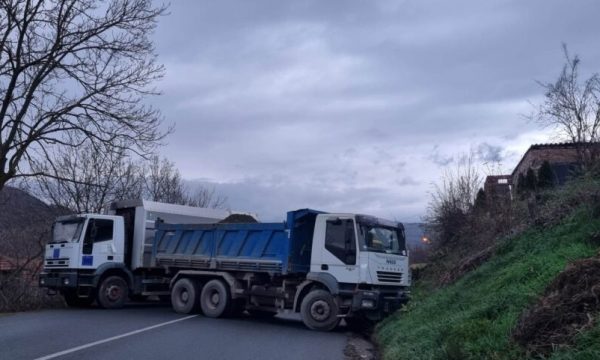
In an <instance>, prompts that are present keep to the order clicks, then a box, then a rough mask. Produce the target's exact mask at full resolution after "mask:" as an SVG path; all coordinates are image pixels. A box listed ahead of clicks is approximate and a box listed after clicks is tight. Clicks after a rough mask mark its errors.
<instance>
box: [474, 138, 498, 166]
mask: <svg viewBox="0 0 600 360" xmlns="http://www.w3.org/2000/svg"><path fill="white" fill-rule="evenodd" d="M502 150H503V149H502V146H495V145H490V144H488V143H486V142H483V143H481V144H479V145H478V146H477V150H476V153H477V156H478V158H479V159H480V160H481V161H483V162H484V163H491V162H495V163H499V162H501V161H502V160H503V157H502Z"/></svg>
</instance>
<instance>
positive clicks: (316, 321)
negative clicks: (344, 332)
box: [300, 290, 340, 331]
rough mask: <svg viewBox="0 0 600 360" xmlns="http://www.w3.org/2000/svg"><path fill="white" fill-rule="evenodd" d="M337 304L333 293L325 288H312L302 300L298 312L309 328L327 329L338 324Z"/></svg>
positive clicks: (331, 328) (333, 327)
mask: <svg viewBox="0 0 600 360" xmlns="http://www.w3.org/2000/svg"><path fill="white" fill-rule="evenodd" d="M338 311H339V309H338V305H337V302H336V301H335V298H334V297H333V295H331V294H330V293H329V292H327V291H325V290H313V291H311V292H309V293H308V294H307V295H306V296H305V297H304V299H303V300H302V305H301V306H300V314H301V315H302V321H303V322H304V325H306V326H307V327H308V328H309V329H313V330H320V331H329V330H333V329H335V327H336V326H337V325H338V324H339V322H340V319H339V318H338V316H337V315H338Z"/></svg>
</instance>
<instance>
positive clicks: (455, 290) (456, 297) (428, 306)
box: [376, 211, 600, 360]
mask: <svg viewBox="0 0 600 360" xmlns="http://www.w3.org/2000/svg"><path fill="white" fill-rule="evenodd" d="M599 230H600V220H599V219H597V218H592V217H591V216H590V215H589V213H588V211H579V212H577V213H576V214H575V215H573V216H571V217H569V218H567V219H566V220H565V221H563V222H562V223H561V224H560V225H557V226H554V227H552V228H549V229H532V230H529V231H527V232H525V233H523V234H521V235H519V236H516V237H514V238H511V239H507V240H504V242H503V243H502V244H501V245H500V246H499V248H498V251H497V252H496V254H495V255H494V256H493V257H492V258H491V259H490V260H489V261H488V262H487V263H485V264H483V265H482V266H480V267H479V268H477V269H476V270H474V271H472V272H471V273H468V274H466V275H465V276H464V277H463V278H461V279H460V280H458V281H457V282H456V283H454V284H452V285H449V286H447V287H444V288H441V289H432V288H429V287H428V286H427V285H424V284H421V285H417V286H416V287H415V289H413V300H412V302H411V303H410V305H409V306H408V307H407V308H406V309H405V310H402V311H400V312H398V313H396V314H395V315H393V316H391V317H390V318H388V319H386V320H385V321H384V322H383V323H382V324H380V325H379V326H378V327H377V331H376V338H377V340H378V342H379V344H380V345H381V352H382V358H383V359H385V360H392V359H394V360H396V359H470V358H471V359H516V358H524V357H527V354H525V353H524V351H523V350H521V349H520V348H519V347H518V346H517V345H516V344H515V343H514V342H513V341H511V338H510V336H511V331H512V329H513V328H514V326H515V324H516V322H517V319H518V318H519V316H520V314H521V313H522V312H523V310H525V309H526V308H527V307H528V306H529V305H531V304H533V303H534V302H535V301H536V299H537V298H538V297H539V296H540V294H541V293H543V291H544V289H545V287H546V286H547V285H548V284H549V283H550V282H551V281H552V279H553V278H554V277H555V276H556V275H557V274H558V273H559V272H560V271H561V270H563V269H564V268H565V265H566V264H567V263H569V262H571V261H573V260H576V259H580V258H585V257H590V256H593V255H595V254H596V253H597V251H598V245H599V244H594V243H592V242H591V241H590V239H591V238H593V237H592V235H593V234H596V233H597V232H598V231H599ZM599 338H600V325H598V324H596V326H595V328H593V329H592V330H590V331H587V332H584V333H582V334H581V335H579V336H578V337H577V338H576V342H575V345H574V346H573V347H570V348H563V349H560V350H557V351H555V352H554V353H553V354H552V357H551V359H600V341H598V339H599Z"/></svg>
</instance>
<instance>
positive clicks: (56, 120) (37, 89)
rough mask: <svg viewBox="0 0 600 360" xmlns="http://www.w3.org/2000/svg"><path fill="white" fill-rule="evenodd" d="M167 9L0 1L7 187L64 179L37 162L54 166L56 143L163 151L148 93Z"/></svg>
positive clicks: (130, 1)
mask: <svg viewBox="0 0 600 360" xmlns="http://www.w3.org/2000/svg"><path fill="white" fill-rule="evenodd" d="M164 12H165V7H163V6H161V7H155V6H153V2H152V0H109V1H99V0H49V1H34V0H0V189H2V188H3V186H4V184H6V182H7V181H9V180H10V179H12V178H15V177H26V176H39V175H45V176H56V174H52V173H47V172H45V171H43V170H39V169H38V170H37V171H36V170H34V169H32V168H31V166H29V165H28V161H32V160H34V159H37V161H47V162H50V163H52V162H54V161H55V159H54V157H53V156H52V152H53V151H54V150H55V149H57V148H65V147H79V146H81V145H82V144H84V143H85V144H93V145H94V146H95V147H96V148H97V149H100V148H103V149H104V150H106V151H112V150H115V149H118V150H123V148H122V146H123V145H124V144H126V145H127V148H126V149H128V150H131V151H134V152H137V153H141V154H147V153H149V152H150V151H151V150H152V149H153V148H154V146H155V145H156V143H157V142H158V141H160V139H161V138H162V137H163V136H164V135H165V133H163V132H161V130H160V129H159V125H160V122H161V117H160V114H159V112H158V111H157V110H155V109H153V108H151V107H148V106H146V105H144V104H143V103H142V99H143V97H144V96H145V95H148V94H156V91H155V90H153V89H152V88H151V87H150V86H151V84H152V82H153V81H154V80H156V79H158V78H160V77H161V76H162V74H163V67H162V66H161V65H159V64H157V63H156V61H155V59H156V55H155V54H154V50H153V46H152V43H151V41H150V39H149V34H151V32H152V30H153V29H154V27H155V25H156V21H157V18H158V17H159V16H160V15H161V14H163V13H164ZM40 159H41V160H40Z"/></svg>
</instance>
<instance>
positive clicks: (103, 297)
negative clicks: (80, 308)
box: [97, 275, 129, 309]
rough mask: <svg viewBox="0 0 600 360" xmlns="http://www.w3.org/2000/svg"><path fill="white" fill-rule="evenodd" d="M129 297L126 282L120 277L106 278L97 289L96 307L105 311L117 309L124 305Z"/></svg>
mask: <svg viewBox="0 0 600 360" xmlns="http://www.w3.org/2000/svg"><path fill="white" fill-rule="evenodd" d="M128 296H129V288H128V286H127V282H126V281H125V280H124V279H123V278H122V277H120V276H117V275H113V276H108V277H106V278H105V279H104V280H102V283H101V284H100V287H99V288H98V295H97V300H98V305H100V306H101V307H103V308H105V309H119V308H122V307H123V305H125V302H126V301H127V297H128Z"/></svg>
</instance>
